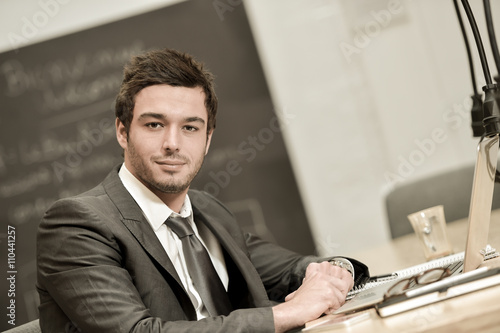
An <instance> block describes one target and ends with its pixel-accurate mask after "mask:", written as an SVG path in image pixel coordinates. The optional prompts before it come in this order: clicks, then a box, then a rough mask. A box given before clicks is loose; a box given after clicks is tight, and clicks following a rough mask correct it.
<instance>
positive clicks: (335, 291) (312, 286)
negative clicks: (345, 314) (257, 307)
mask: <svg viewBox="0 0 500 333" xmlns="http://www.w3.org/2000/svg"><path fill="white" fill-rule="evenodd" d="M353 285H354V280H353V278H352V276H351V274H350V273H349V272H348V271H347V270H346V269H345V268H341V267H338V266H333V265H331V264H330V263H329V262H327V261H324V262H322V263H311V264H309V266H308V267H307V269H306V274H305V277H304V279H303V281H302V285H301V286H300V287H299V288H298V289H297V290H296V291H294V292H292V293H291V294H289V295H288V296H286V298H285V302H284V303H282V304H280V305H278V306H277V308H276V309H275V319H277V318H279V317H280V316H279V315H278V316H277V314H280V313H281V314H283V312H281V311H284V312H286V317H287V318H288V320H290V322H288V324H291V322H294V324H295V325H293V326H295V327H298V326H301V325H304V324H305V323H306V322H308V321H311V320H314V319H317V318H319V317H320V316H322V315H323V314H331V313H333V312H334V311H335V310H337V309H338V308H339V307H340V306H342V305H343V304H344V303H345V298H346V296H347V293H348V292H349V290H351V289H352V287H353ZM276 310H278V311H276ZM278 327H279V326H278ZM277 331H280V330H277Z"/></svg>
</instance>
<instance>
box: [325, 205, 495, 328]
mask: <svg viewBox="0 0 500 333" xmlns="http://www.w3.org/2000/svg"><path fill="white" fill-rule="evenodd" d="M447 233H448V237H449V240H450V243H451V244H452V247H453V250H454V252H461V251H463V250H464V249H465V241H466V236H467V219H463V220H459V221H455V222H452V223H448V225H447ZM489 244H490V245H491V246H493V247H495V248H496V249H497V250H500V210H496V211H493V212H492V215H491V224H490V232H489ZM352 257H353V258H356V259H359V260H361V261H363V262H364V263H365V264H367V265H368V267H369V268H370V272H371V274H372V275H378V274H384V273H389V272H393V271H395V270H399V269H403V268H406V267H409V266H413V265H417V264H420V263H423V262H425V257H424V254H423V250H422V248H421V246H420V244H419V243H418V239H417V238H416V236H415V235H414V234H410V235H406V236H403V237H400V238H397V239H394V240H392V241H391V242H389V243H387V244H383V245H381V246H378V247H376V248H373V249H370V250H366V251H359V252H358V253H355V254H353V255H352ZM487 265H488V266H500V258H496V259H492V260H489V261H488V262H487ZM365 312H367V313H369V314H370V318H369V319H367V320H364V321H362V322H359V323H355V324H353V325H351V326H349V327H346V328H332V329H328V328H327V327H324V328H323V329H321V332H338V333H341V332H352V333H357V332H359V333H366V332H374V333H378V332H381V333H382V332H383V333H386V332H394V333H396V332H397V333H400V332H436V333H437V332H439V333H462V332H463V333H466V332H467V333H469V332H474V333H479V332H491V333H493V332H495V333H497V332H500V286H496V287H492V288H487V289H484V290H480V291H477V292H474V293H470V294H466V295H462V296H459V297H456V298H452V299H449V300H446V301H443V302H438V303H435V304H431V305H428V306H424V307H421V308H418V309H415V310H412V311H408V312H405V313H401V314H398V315H394V316H390V317H386V318H380V317H379V316H378V315H377V313H376V311H375V309H373V308H372V309H368V310H365ZM328 317H334V316H325V317H324V318H322V319H326V318H328ZM320 320H321V319H320ZM318 330H319V328H318Z"/></svg>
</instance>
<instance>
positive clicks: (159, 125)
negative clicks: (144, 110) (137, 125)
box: [146, 123, 163, 129]
mask: <svg viewBox="0 0 500 333" xmlns="http://www.w3.org/2000/svg"><path fill="white" fill-rule="evenodd" d="M162 126H163V125H162V124H161V123H147V124H146V127H148V128H151V129H157V128H160V127H162Z"/></svg>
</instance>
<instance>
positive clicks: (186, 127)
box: [184, 125, 198, 132]
mask: <svg viewBox="0 0 500 333" xmlns="http://www.w3.org/2000/svg"><path fill="white" fill-rule="evenodd" d="M184 129H185V130H186V131H188V132H196V131H197V130H198V127H195V126H191V125H186V126H184Z"/></svg>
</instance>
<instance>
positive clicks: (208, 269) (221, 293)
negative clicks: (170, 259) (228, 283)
mask: <svg viewBox="0 0 500 333" xmlns="http://www.w3.org/2000/svg"><path fill="white" fill-rule="evenodd" d="M165 224H166V225H167V226H168V227H169V228H170V229H172V231H173V232H175V234H176V235H177V236H178V237H179V239H180V240H181V242H182V251H183V252H184V257H185V259H186V265H187V269H188V272H189V275H190V276H191V279H192V280H193V284H194V287H195V288H196V291H198V293H199V294H200V297H201V299H202V301H203V304H204V305H205V307H206V309H207V311H208V313H209V314H210V315H211V316H218V315H227V314H229V312H231V303H230V301H229V297H228V295H227V292H226V290H225V288H224V285H223V284H222V282H221V280H220V278H219V275H218V274H217V272H216V271H215V268H214V266H213V264H212V261H211V260H210V257H209V255H208V252H207V250H206V249H205V247H204V246H203V244H202V243H201V242H200V240H199V239H198V237H196V235H195V234H194V232H193V229H192V228H191V226H190V225H189V222H188V220H187V219H185V218H182V217H180V216H175V217H174V216H170V217H169V218H168V219H167V221H165Z"/></svg>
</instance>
